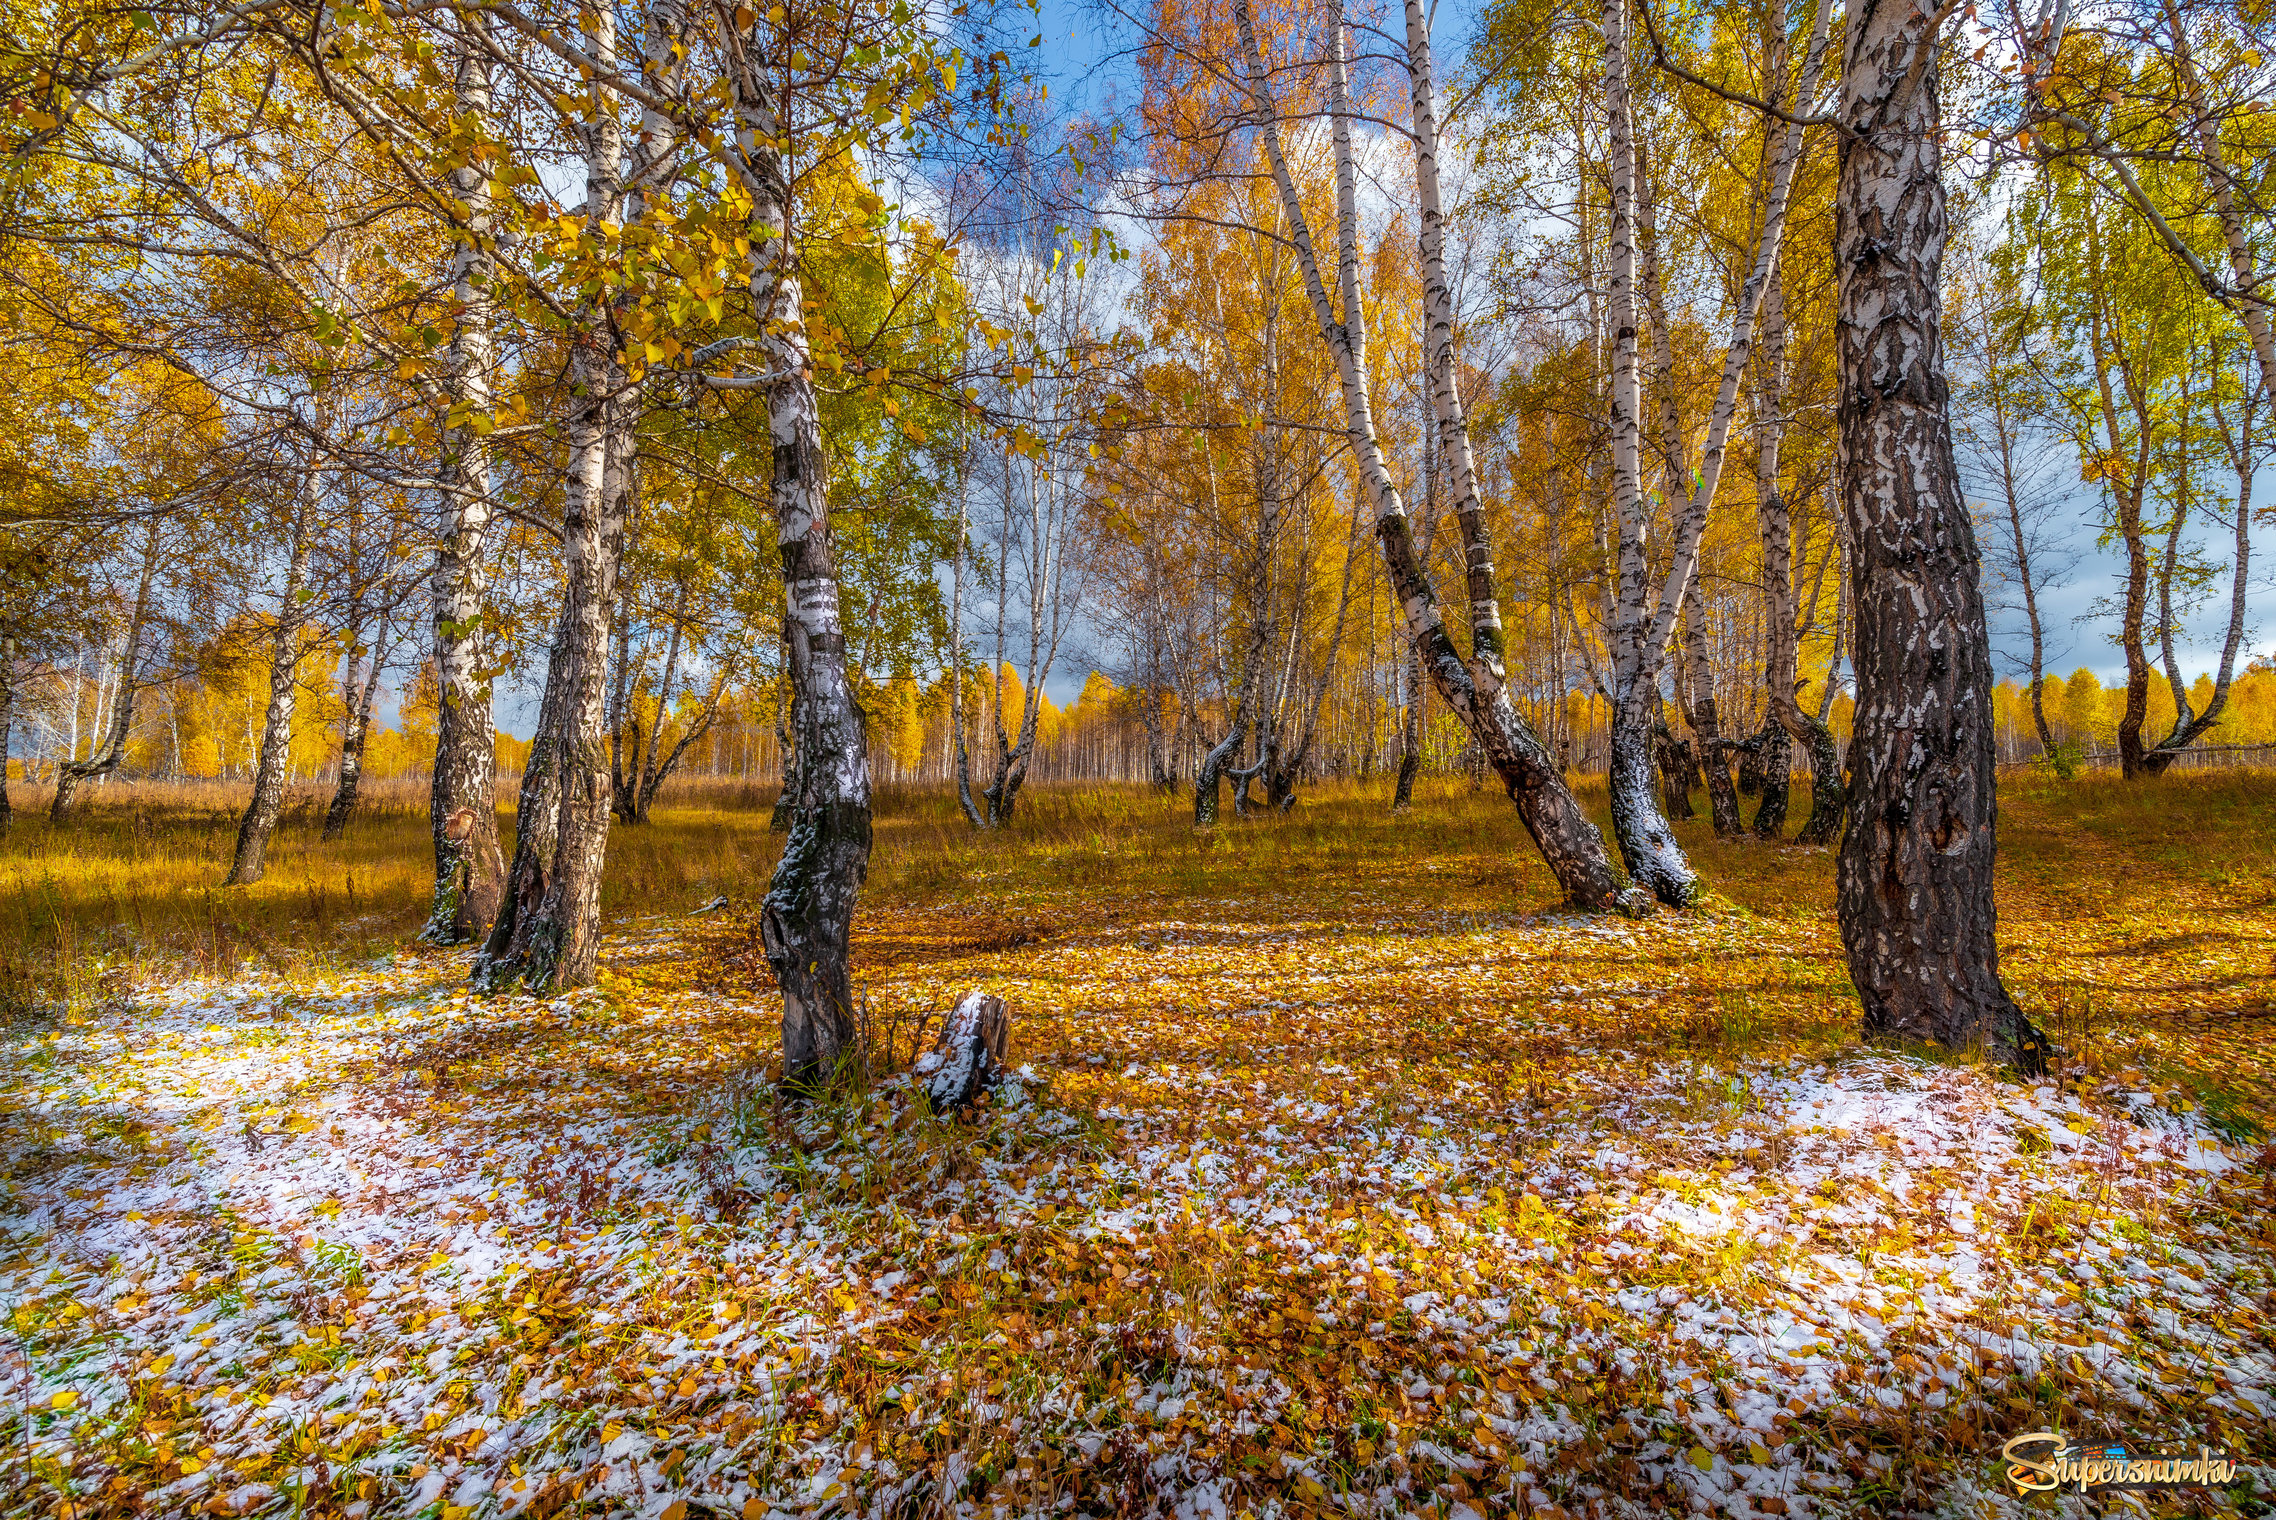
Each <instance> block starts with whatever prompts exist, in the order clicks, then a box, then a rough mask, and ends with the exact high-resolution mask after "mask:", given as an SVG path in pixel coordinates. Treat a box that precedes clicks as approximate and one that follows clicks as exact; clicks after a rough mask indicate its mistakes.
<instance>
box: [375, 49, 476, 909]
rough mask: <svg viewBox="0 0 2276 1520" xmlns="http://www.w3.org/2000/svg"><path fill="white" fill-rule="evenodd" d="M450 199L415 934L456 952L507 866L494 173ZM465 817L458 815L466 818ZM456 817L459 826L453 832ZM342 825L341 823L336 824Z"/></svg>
mask: <svg viewBox="0 0 2276 1520" xmlns="http://www.w3.org/2000/svg"><path fill="white" fill-rule="evenodd" d="M457 18H458V22H457V24H458V25H459V26H460V27H461V28H463V29H464V30H465V33H466V35H465V37H464V38H463V39H462V42H461V45H460V47H459V50H458V59H457V77H456V92H457V104H458V109H459V110H460V111H461V112H463V113H464V114H465V115H466V117H467V118H468V120H469V122H470V123H471V124H472V125H473V127H474V129H475V130H476V131H479V132H483V133H487V132H488V131H489V125H490V123H489V118H490V111H491V79H490V38H489V34H488V27H489V21H488V19H487V18H486V17H485V16H484V15H483V14H482V12H481V11H480V10H479V9H466V10H461V11H459V12H458V13H457ZM450 184H451V194H452V196H453V197H454V198H456V199H457V200H459V201H460V202H462V203H463V204H464V205H465V207H466V226H465V228H464V229H463V230H462V231H461V233H460V234H459V242H458V246H457V248H456V249H455V250H454V251H453V252H452V254H451V295H452V299H453V301H454V303H455V304H456V305H457V306H458V307H459V311H460V314H459V318H458V325H457V326H456V327H455V328H454V329H452V332H451V339H450V350H449V355H450V374H449V394H450V398H451V414H452V415H451V417H449V418H446V419H445V421H446V423H448V422H450V421H452V420H455V422H456V426H448V427H446V431H445V432H444V435H443V449H442V461H441V470H440V472H439V473H440V474H441V477H442V499H443V522H442V533H441V536H440V540H439V542H438V543H437V544H436V547H435V570H434V576H433V580H432V588H433V601H434V620H435V621H434V650H435V679H436V686H437V703H436V711H435V766H434V772H433V776H432V781H431V784H430V787H429V790H428V801H427V828H428V834H429V837H430V841H431V843H432V845H433V848H434V857H435V878H434V889H433V892H432V893H431V895H430V901H429V905H428V910H427V923H426V927H425V928H424V929H423V930H421V931H420V938H422V939H424V940H427V941H428V942H430V943H433V944H441V945H460V944H465V943H467V942H468V941H471V940H477V939H480V938H481V937H482V936H483V935H484V934H485V933H486V932H488V930H489V928H490V925H491V922H492V920H494V919H495V918H496V917H497V915H498V905H499V899H500V898H501V897H502V896H503V895H504V892H505V870H506V862H505V857H504V854H503V852H502V851H501V850H500V848H499V844H498V798H497V790H496V786H495V783H494V781H493V779H492V777H493V774H494V772H495V771H496V769H497V729H496V726H495V724H494V722H493V719H492V716H491V705H490V703H491V694H490V674H489V671H488V669H487V668H486V667H487V664H488V659H487V656H488V645H489V638H488V630H487V628H486V627H485V626H484V623H483V605H482V604H483V593H484V590H485V586H486V575H485V567H484V564H483V549H484V540H485V539H486V538H487V537H488V535H489V529H490V512H491V500H490V447H489V445H488V443H487V442H485V441H484V438H483V435H482V433H481V432H480V431H479V430H478V429H477V427H476V425H475V422H474V420H473V419H474V418H475V417H477V416H483V417H486V416H487V415H488V413H489V411H490V407H491V402H492V394H491V388H492V373H493V371H494V370H495V369H496V367H497V353H496V346H495V343H494V340H493V338H492V335H491V308H492V298H491V291H490V286H491V279H492V269H491V260H490V251H489V248H488V247H487V242H488V240H489V238H490V237H491V236H492V235H493V231H494V228H495V223H496V213H495V209H494V207H493V206H492V204H491V200H490V194H489V189H488V186H489V174H488V172H487V171H486V170H484V169H483V167H482V166H481V165H479V164H475V163H472V162H469V163H467V164H464V165H462V166H460V167H459V168H456V169H453V170H452V171H451V173H450ZM461 815H464V817H463V819H461ZM453 819H461V821H460V822H459V823H458V824H457V825H456V826H455V827H454V826H453V824H452V820H453ZM344 821H345V817H344V815H343V822H344Z"/></svg>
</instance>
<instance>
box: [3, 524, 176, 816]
mask: <svg viewBox="0 0 2276 1520" xmlns="http://www.w3.org/2000/svg"><path fill="white" fill-rule="evenodd" d="M157 572H158V526H157V524H155V523H153V524H151V526H150V527H149V529H148V530H147V531H146V533H145V535H144V538H143V548H142V577H141V580H140V582H139V584H138V585H137V586H136V588H135V593H134V613H133V615H132V616H131V617H129V618H128V619H127V627H126V647H125V649H124V650H123V651H122V652H121V654H120V656H119V676H118V694H117V696H116V697H114V698H113V699H112V703H111V711H110V715H109V721H108V722H107V723H106V724H105V725H104V726H103V730H102V734H101V736H100V737H99V738H98V739H97V740H96V741H95V745H94V747H93V749H92V750H91V752H90V753H89V754H88V756H87V758H86V759H84V760H68V759H67V760H65V761H64V762H63V763H62V764H61V765H59V766H57V767H56V772H55V798H54V800H53V802H52V803H50V804H49V807H48V814H47V818H48V822H49V823H51V824H58V823H61V822H63V821H64V819H65V818H67V817H68V816H69V815H70V812H71V797H72V793H73V792H74V790H76V789H77V787H78V786H79V784H80V783H81V782H83V781H88V780H94V779H99V778H101V777H104V776H108V775H109V774H111V772H113V771H115V770H117V769H118V768H119V765H120V763H121V762H122V761H124V760H125V759H126V741H127V735H128V733H129V732H130V731H131V730H132V729H133V727H134V698H135V693H136V692H137V691H138V690H139V689H140V683H139V680H138V674H139V671H140V667H141V652H142V631H143V628H144V626H145V624H146V623H147V621H148V619H149V617H150V587H151V582H152V581H153V579H154V578H155V577H156V575H157ZM6 760H7V752H6V751H5V750H0V764H5V763H6Z"/></svg>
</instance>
